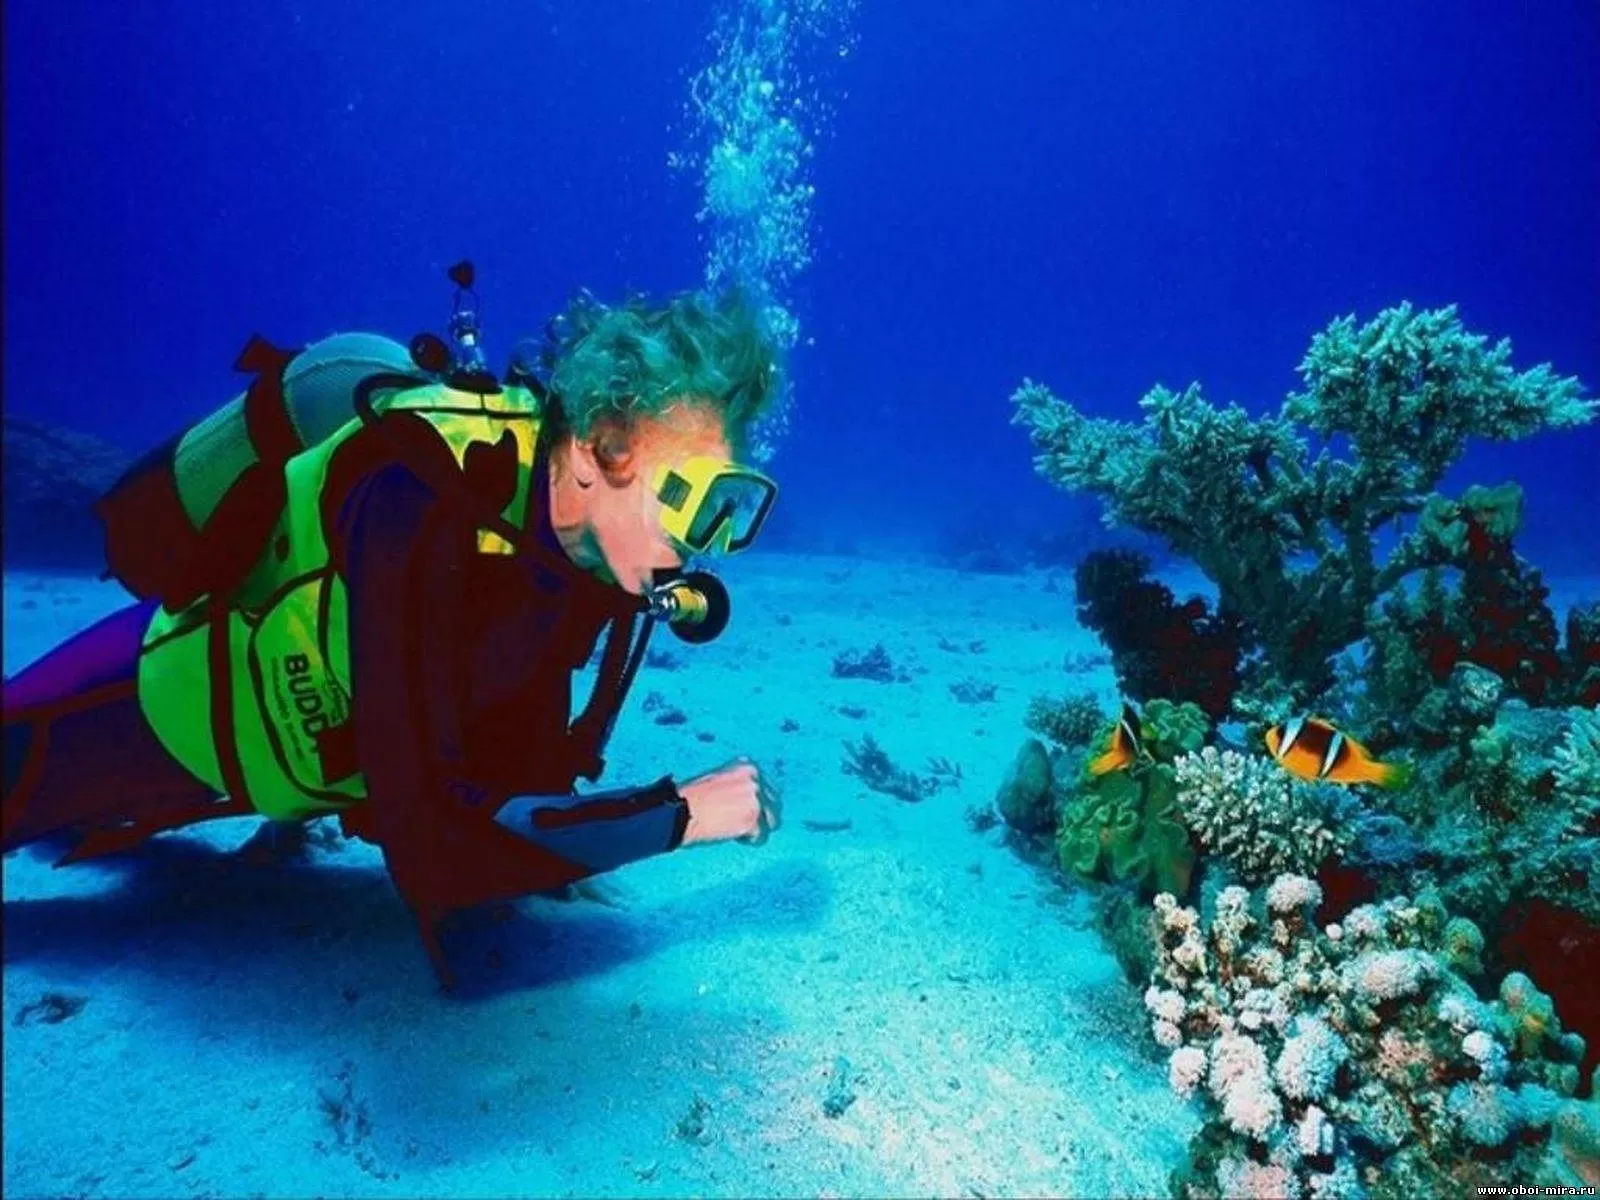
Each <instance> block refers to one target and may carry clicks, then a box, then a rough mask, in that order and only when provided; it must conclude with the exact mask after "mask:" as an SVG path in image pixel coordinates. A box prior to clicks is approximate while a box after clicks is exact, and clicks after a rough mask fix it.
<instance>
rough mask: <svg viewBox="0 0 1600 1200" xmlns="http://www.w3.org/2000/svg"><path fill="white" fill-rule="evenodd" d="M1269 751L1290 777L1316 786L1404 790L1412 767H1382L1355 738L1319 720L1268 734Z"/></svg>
mask: <svg viewBox="0 0 1600 1200" xmlns="http://www.w3.org/2000/svg"><path fill="white" fill-rule="evenodd" d="M1266 742H1267V750H1268V751H1269V752H1270V753H1271V754H1272V757H1273V758H1275V759H1277V760H1278V765H1279V766H1281V767H1282V768H1283V769H1284V770H1285V771H1288V772H1289V774H1291V775H1297V776H1299V777H1300V778H1301V779H1308V780H1310V781H1312V782H1313V783H1317V782H1323V783H1341V784H1352V783H1371V784H1376V785H1377V786H1378V787H1381V788H1389V789H1394V788H1403V787H1405V785H1406V783H1407V782H1408V781H1409V780H1410V779H1411V766H1410V764H1409V763H1381V762H1379V761H1378V760H1377V759H1375V758H1373V757H1372V755H1371V754H1369V753H1367V749H1366V747H1365V746H1363V745H1362V744H1361V743H1360V742H1358V741H1356V740H1355V739H1354V738H1352V737H1349V736H1348V735H1346V734H1345V733H1343V732H1341V731H1340V730H1338V729H1335V728H1334V727H1333V726H1332V725H1331V724H1329V723H1328V722H1327V721H1324V720H1322V718H1320V717H1296V718H1294V720H1292V721H1286V722H1284V723H1283V724H1282V725H1274V726H1273V727H1272V728H1271V729H1269V730H1267V735H1266Z"/></svg>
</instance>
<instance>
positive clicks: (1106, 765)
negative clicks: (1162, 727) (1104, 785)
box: [1089, 700, 1144, 775]
mask: <svg viewBox="0 0 1600 1200" xmlns="http://www.w3.org/2000/svg"><path fill="white" fill-rule="evenodd" d="M1143 752H1144V743H1143V741H1142V739H1141V738H1140V737H1139V714H1138V713H1137V712H1135V711H1134V708H1133V705H1131V704H1129V703H1128V702H1127V701H1126V700H1124V701H1123V702H1122V716H1121V717H1120V718H1118V720H1117V727H1116V728H1115V729H1113V730H1112V731H1111V747H1110V749H1108V750H1107V751H1106V752H1105V753H1104V754H1102V755H1101V756H1100V757H1099V758H1097V759H1095V760H1094V761H1093V762H1091V763H1090V764H1089V774H1091V775H1105V774H1107V773H1108V772H1110V771H1120V770H1122V769H1123V768H1124V767H1127V766H1129V765H1130V764H1131V763H1132V762H1133V760H1134V759H1136V758H1138V757H1139V755H1140V754H1142V753H1143Z"/></svg>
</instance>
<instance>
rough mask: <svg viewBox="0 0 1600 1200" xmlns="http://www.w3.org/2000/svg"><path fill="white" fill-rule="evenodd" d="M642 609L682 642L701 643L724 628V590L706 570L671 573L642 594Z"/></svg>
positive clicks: (727, 609) (728, 611)
mask: <svg viewBox="0 0 1600 1200" xmlns="http://www.w3.org/2000/svg"><path fill="white" fill-rule="evenodd" d="M644 604H645V611H646V612H648V613H649V614H650V615H651V616H652V617H654V618H656V619H657V620H658V621H665V622H666V623H667V627H668V628H669V629H671V630H672V632H673V633H674V634H676V635H677V636H678V638H679V639H681V640H682V641H685V642H688V643H690V644H691V645H702V644H704V643H706V642H709V641H711V640H713V639H714V638H716V637H717V636H718V635H719V634H721V633H722V631H723V630H724V629H726V628H727V627H728V618H729V616H731V615H732V611H733V605H732V602H731V601H730V600H729V598H728V589H727V588H726V587H724V586H723V583H722V581H721V580H720V579H718V578H717V577H716V576H715V575H712V574H710V573H709V572H707V571H687V572H684V573H682V574H677V573H672V574H669V575H668V577H667V578H666V579H665V580H664V581H663V582H658V583H656V584H655V585H654V586H652V587H651V588H650V589H649V590H648V591H646V592H645V594H644Z"/></svg>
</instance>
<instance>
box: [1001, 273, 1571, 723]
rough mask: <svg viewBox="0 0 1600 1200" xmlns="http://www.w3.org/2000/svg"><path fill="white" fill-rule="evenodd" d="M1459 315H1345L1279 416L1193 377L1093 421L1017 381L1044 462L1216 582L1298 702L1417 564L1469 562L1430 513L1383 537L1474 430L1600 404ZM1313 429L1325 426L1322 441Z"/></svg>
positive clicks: (1499, 432)
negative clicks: (1361, 321) (1114, 416)
mask: <svg viewBox="0 0 1600 1200" xmlns="http://www.w3.org/2000/svg"><path fill="white" fill-rule="evenodd" d="M1510 358H1511V348H1510V345H1509V343H1507V342H1505V341H1501V342H1499V343H1497V344H1495V345H1493V346H1490V345H1488V344H1487V342H1486V341H1485V339H1484V338H1482V337H1479V336H1476V335H1473V334H1470V333H1468V332H1467V331H1466V330H1465V329H1463V328H1462V326H1461V324H1460V322H1459V320H1458V319H1457V316H1456V311H1455V309H1454V308H1453V307H1451V308H1444V309H1439V310H1435V311H1416V310H1414V309H1413V308H1412V307H1411V306H1410V305H1409V304H1402V305H1400V306H1398V307H1396V308H1391V309H1387V310H1385V311H1384V312H1382V313H1380V314H1379V316H1378V317H1377V318H1376V319H1375V320H1374V321H1372V322H1370V323H1368V324H1366V325H1364V326H1359V327H1358V326H1357V325H1356V323H1355V320H1354V318H1352V317H1346V318H1342V319H1340V320H1337V321H1334V322H1333V323H1332V324H1331V325H1329V326H1328V328H1327V329H1326V330H1325V331H1324V332H1322V333H1320V334H1318V335H1317V336H1316V337H1315V338H1314V339H1313V340H1312V344H1311V349H1310V351H1309V353H1308V354H1307V355H1306V358H1305V361H1304V362H1302V363H1301V366H1300V374H1301V377H1302V379H1303V381H1304V390H1303V391H1301V392H1297V393H1294V394H1291V395H1290V396H1289V398H1288V399H1287V401H1286V402H1285V403H1284V405H1283V406H1282V408H1281V410H1280V411H1279V412H1278V413H1277V414H1276V415H1271V416H1266V417H1262V418H1259V419H1257V418H1254V417H1251V416H1250V415H1249V414H1248V413H1247V412H1246V411H1245V410H1244V409H1243V408H1241V407H1239V406H1238V405H1228V406H1227V407H1224V408H1219V407H1217V406H1215V405H1213V404H1212V403H1210V402H1209V401H1208V400H1206V399H1205V398H1204V397H1203V396H1202V394H1201V391H1200V388H1199V386H1198V385H1191V386H1189V387H1188V388H1186V389H1184V390H1183V391H1182V392H1173V391H1169V390H1168V389H1166V388H1164V387H1157V388H1155V389H1154V390H1152V391H1151V392H1150V393H1149V394H1148V395H1147V396H1145V398H1144V400H1143V401H1142V402H1141V407H1142V408H1143V409H1144V412H1145V417H1144V420H1143V422H1142V423H1139V424H1135V423H1133V422H1127V421H1115V420H1106V419H1101V418H1092V417H1087V416H1085V415H1084V414H1083V413H1081V412H1079V411H1078V410H1077V409H1076V408H1074V407H1073V406H1072V405H1070V404H1068V403H1066V402H1065V401H1063V400H1060V399H1058V398H1057V397H1056V396H1055V395H1053V394H1052V393H1051V392H1050V390H1049V389H1048V388H1046V387H1045V386H1043V385H1042V384H1038V383H1034V382H1033V381H1031V380H1026V381H1024V383H1023V386H1022V387H1021V388H1019V389H1018V390H1017V391H1016V393H1015V394H1014V395H1013V400H1014V402H1015V404H1016V406H1017V412H1016V414H1015V417H1014V420H1015V421H1016V422H1017V423H1019V424H1024V425H1027V426H1028V427H1030V430H1031V434H1032V440H1033V443H1034V446H1035V448H1036V449H1037V450H1038V455H1037V457H1036V459H1035V463H1036V466H1037V469H1038V470H1039V472H1040V473H1041V474H1042V475H1044V476H1045V477H1046V478H1048V479H1050V480H1051V481H1052V482H1055V483H1057V484H1060V485H1061V486H1063V487H1065V488H1068V489H1072V490H1085V491H1090V492H1094V493H1096V494H1098V495H1099V496H1100V497H1101V498H1102V499H1103V500H1104V502H1105V504H1106V518H1107V520H1108V521H1109V522H1110V523H1113V524H1125V525H1133V526H1136V527H1138V528H1140V529H1143V530H1145V531H1147V532H1149V533H1153V534H1156V535H1158V536H1160V537H1162V538H1164V539H1166V541H1167V542H1169V543H1170V544H1171V545H1172V547H1173V548H1174V549H1175V550H1177V551H1178V552H1179V553H1181V554H1184V555H1186V556H1188V557H1189V558H1192V559H1193V560H1194V561H1195V562H1196V563H1197V564H1198V565H1199V566H1200V568H1201V569H1202V570H1203V571H1204V572H1205V573H1206V574H1207V575H1208V576H1209V577H1210V578H1211V579H1212V580H1213V581H1214V582H1215V583H1216V584H1217V587H1218V590H1219V595H1220V601H1221V604H1220V612H1221V614H1222V615H1224V616H1225V617H1228V618H1238V619H1241V620H1242V621H1243V622H1244V623H1245V627H1246V631H1247V633H1248V634H1249V636H1250V638H1251V640H1252V642H1253V644H1254V648H1255V649H1256V650H1257V651H1258V652H1259V653H1260V654H1261V656H1262V657H1263V659H1264V660H1265V666H1266V668H1267V669H1268V670H1269V671H1270V673H1271V674H1272V675H1274V676H1275V677H1276V680H1277V682H1278V683H1280V684H1282V685H1285V686H1287V687H1288V688H1289V689H1290V690H1291V691H1292V692H1293V693H1294V694H1295V696H1296V698H1297V699H1298V700H1300V701H1302V702H1304V701H1309V700H1310V699H1312V698H1314V697H1316V696H1318V695H1320V694H1321V693H1322V692H1324V691H1325V690H1326V689H1327V688H1328V687H1329V685H1330V684H1331V682H1332V674H1331V671H1330V669H1329V660H1330V659H1331V658H1332V656H1333V655H1334V654H1336V653H1337V652H1338V651H1340V650H1342V649H1344V648H1345V647H1347V646H1350V645H1351V644H1352V643H1354V642H1356V641H1358V640H1359V639H1360V638H1361V637H1362V636H1363V635H1364V633H1365V631H1366V627H1367V621H1368V616H1369V610H1370V609H1371V607H1372V605H1373V603H1374V602H1375V601H1376V600H1378V599H1379V598H1380V597H1382V596H1383V595H1384V594H1385V593H1386V592H1388V591H1389V590H1390V589H1392V588H1393V587H1395V586H1396V585H1397V584H1398V583H1399V582H1400V581H1401V580H1402V579H1404V578H1405V577H1406V576H1407V575H1409V574H1410V573H1411V572H1413V571H1416V570H1419V569H1422V568H1425V567H1428V566H1434V565H1460V558H1459V556H1458V555H1457V554H1455V553H1454V552H1453V551H1452V548H1451V547H1450V546H1449V545H1447V544H1445V543H1444V541H1443V540H1442V539H1440V538H1439V537H1438V536H1437V535H1436V533H1435V532H1434V531H1433V530H1432V528H1431V527H1429V528H1424V527H1422V526H1421V525H1419V526H1418V528H1416V529H1413V530H1411V531H1410V532H1409V533H1406V534H1405V535H1403V536H1401V537H1399V538H1398V539H1397V543H1396V545H1395V546H1394V548H1393V549H1392V550H1391V551H1390V552H1389V553H1388V554H1387V555H1386V556H1384V557H1383V558H1381V559H1380V557H1379V551H1378V547H1377V536H1378V534H1379V532H1380V531H1381V530H1384V529H1385V528H1386V527H1387V526H1389V525H1390V524H1391V523H1392V522H1394V521H1395V520H1396V518H1399V517H1403V516H1407V515H1412V514H1416V513H1420V512H1421V511H1422V510H1423V508H1424V506H1425V505H1426V504H1427V503H1428V501H1429V498H1430V493H1432V491H1433V489H1434V488H1435V487H1437V486H1438V484H1439V482H1440V480H1441V479H1442V478H1443V476H1444V473H1445V471H1446V469H1447V468H1449V467H1450V466H1451V464H1453V463H1454V462H1455V461H1456V460H1457V459H1458V458H1459V457H1460V456H1461V454H1462V452H1463V451H1464V450H1465V448H1466V444H1467V442H1468V441H1469V440H1470V439H1472V438H1487V439H1495V440H1510V439H1515V438H1523V437H1527V436H1529V435H1531V434H1534V433H1537V432H1539V431H1540V430H1542V429H1546V428H1563V427H1569V426H1576V425H1580V424H1583V423H1584V422H1586V421H1589V420H1590V419H1592V418H1593V416H1594V413H1595V408H1596V405H1595V403H1594V402H1592V401H1588V400H1584V399H1583V398H1582V397H1581V390H1580V388H1579V385H1578V382H1577V381H1576V380H1575V379H1571V378H1564V377H1561V376H1558V375H1555V374H1554V373H1553V372H1552V371H1551V370H1550V369H1549V367H1548V366H1545V365H1540V366H1537V367H1534V368H1533V369H1531V370H1528V371H1523V372H1517V371H1515V370H1513V368H1512V367H1511V365H1510ZM1307 435H1311V436H1313V437H1315V438H1316V439H1317V440H1318V444H1317V447H1316V449H1315V451H1314V452H1313V447H1312V444H1311V438H1310V437H1308V436H1307Z"/></svg>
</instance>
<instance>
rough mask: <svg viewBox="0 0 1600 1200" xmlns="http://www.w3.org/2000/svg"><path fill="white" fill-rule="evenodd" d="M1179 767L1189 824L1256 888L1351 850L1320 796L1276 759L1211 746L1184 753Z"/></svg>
mask: <svg viewBox="0 0 1600 1200" xmlns="http://www.w3.org/2000/svg"><path fill="white" fill-rule="evenodd" d="M1173 770H1174V772H1175V775H1176V779H1177V783H1178V811H1179V812H1180V814H1181V815H1182V817H1183V821H1184V823H1185V824H1186V825H1188V826H1189V828H1190V829H1192V830H1194V832H1195V834H1196V836H1198V837H1199V839H1200V841H1201V842H1202V843H1204V844H1205V846H1206V847H1207V848H1208V849H1210V850H1211V851H1212V852H1213V853H1215V854H1217V855H1219V856H1220V857H1222V858H1224V859H1227V860H1228V861H1229V862H1230V863H1231V864H1232V865H1233V866H1234V868H1235V869H1236V870H1238V872H1239V873H1240V875H1241V876H1243V877H1244V878H1245V879H1247V880H1249V881H1250V882H1252V883H1265V882H1266V881H1267V880H1268V879H1271V878H1272V877H1273V876H1274V875H1276V874H1279V873H1281V872H1284V871H1299V872H1309V871H1314V870H1316V868H1317V867H1318V866H1320V865H1321V863H1322V862H1323V861H1324V860H1325V859H1327V858H1329V857H1330V856H1332V855H1336V854H1338V853H1341V852H1343V851H1344V850H1345V849H1346V848H1348V846H1349V843H1350V838H1349V834H1348V833H1347V832H1346V831H1345V830H1344V829H1343V828H1342V827H1339V826H1337V825H1336V824H1334V823H1333V822H1331V821H1330V820H1329V819H1328V814H1327V810H1326V804H1325V802H1324V801H1323V800H1322V798H1321V795H1320V793H1318V792H1317V791H1316V790H1315V789H1312V788H1309V787H1307V786H1306V785H1304V784H1302V783H1300V782H1298V781H1297V780H1295V779H1294V778H1293V777H1291V776H1290V775H1288V774H1287V773H1286V772H1284V771H1283V769H1282V768H1280V767H1279V766H1278V765H1277V764H1276V763H1275V762H1273V761H1272V760H1271V759H1270V758H1266V757H1263V756H1261V755H1245V754H1240V753H1239V752H1238V751H1237V750H1218V749H1217V748H1216V747H1215V746H1207V747H1205V748H1204V749H1201V750H1199V751H1196V752H1195V753H1193V754H1185V755H1181V756H1179V757H1178V758H1177V760H1176V761H1175V762H1174V763H1173Z"/></svg>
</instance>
